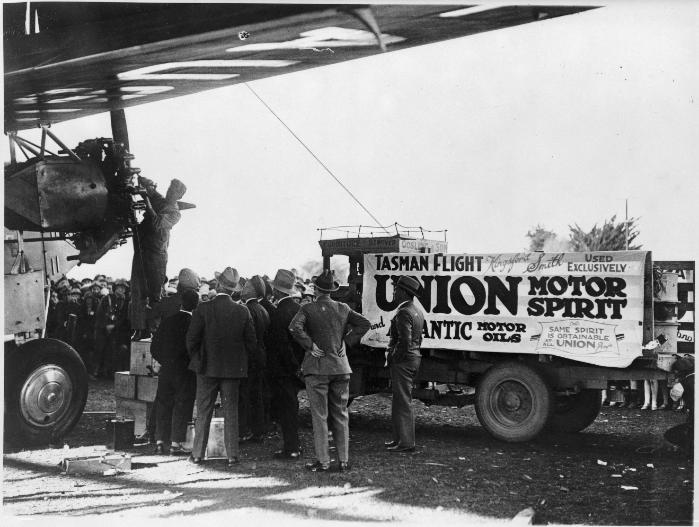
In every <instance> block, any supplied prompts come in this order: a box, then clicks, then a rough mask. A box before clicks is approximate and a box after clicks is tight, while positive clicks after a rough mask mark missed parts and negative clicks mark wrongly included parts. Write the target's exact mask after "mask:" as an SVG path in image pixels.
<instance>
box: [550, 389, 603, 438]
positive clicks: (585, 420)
mask: <svg viewBox="0 0 699 527" xmlns="http://www.w3.org/2000/svg"><path fill="white" fill-rule="evenodd" d="M601 409H602V391H601V390H583V391H581V392H580V393H576V394H575V395H567V396H561V397H557V398H556V404H555V409H554V413H553V415H552V416H551V420H550V421H549V428H551V430H553V431H555V432H565V433H570V434H573V433H575V432H580V431H581V430H583V429H585V428H587V427H588V426H590V425H591V424H592V423H593V422H594V421H595V419H597V416H598V415H599V412H600V410H601Z"/></svg>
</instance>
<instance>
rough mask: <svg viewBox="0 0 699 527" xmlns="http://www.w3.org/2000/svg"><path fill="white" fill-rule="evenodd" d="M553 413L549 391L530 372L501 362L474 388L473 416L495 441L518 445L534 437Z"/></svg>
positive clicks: (548, 387) (545, 385) (542, 382)
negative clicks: (499, 440)
mask: <svg viewBox="0 0 699 527" xmlns="http://www.w3.org/2000/svg"><path fill="white" fill-rule="evenodd" d="M553 409H554V398H553V393H552V392H551V388H550V386H549V385H548V383H547V382H546V380H545V379H544V377H543V376H542V375H541V374H540V373H539V372H538V371H537V370H536V369H534V368H532V367H531V366H528V365H526V364H522V363H519V362H503V363H500V364H496V365H495V366H493V367H491V368H490V369H489V370H487V371H486V372H485V373H484V374H483V376H482V377H481V380H480V382H479V384H478V387H477V388H476V415H477V416H478V420H479V421H480V423H481V425H482V426H483V428H485V429H486V430H487V431H488V433H490V435H492V436H493V437H495V438H496V439H501V440H503V441H508V442H510V443H518V442H521V441H528V440H530V439H532V438H534V437H536V436H537V435H538V434H539V433H540V432H541V431H542V430H543V429H544V428H545V427H546V424H547V423H548V421H549V419H550V417H551V414H552V413H553Z"/></svg>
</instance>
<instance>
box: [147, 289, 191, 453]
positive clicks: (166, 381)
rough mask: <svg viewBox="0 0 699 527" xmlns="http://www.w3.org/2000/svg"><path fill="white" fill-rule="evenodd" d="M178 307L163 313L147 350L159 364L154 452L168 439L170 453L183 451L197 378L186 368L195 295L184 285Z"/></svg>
mask: <svg viewBox="0 0 699 527" xmlns="http://www.w3.org/2000/svg"><path fill="white" fill-rule="evenodd" d="M181 296H182V307H181V309H180V310H179V311H178V312H177V313H175V314H174V315H172V316H171V317H166V318H165V319H164V320H163V321H162V323H161V324H160V326H159V327H158V331H156V332H155V334H154V335H153V342H152V344H151V347H150V349H151V354H152V355H153V358H154V359H155V360H157V361H158V362H159V363H160V365H161V367H160V371H159V372H158V391H157V394H156V396H155V414H156V432H155V439H156V443H157V445H156V448H155V453H156V454H164V453H165V448H166V445H167V443H168V442H169V443H170V455H171V456H172V455H183V454H185V453H186V452H185V450H184V448H183V447H182V443H183V442H184V440H185V435H186V433H187V423H188V422H189V420H190V419H191V418H192V408H194V394H195V392H196V382H197V378H196V375H195V374H194V372H192V371H191V370H190V369H189V368H188V365H189V354H188V353H187V344H186V340H185V339H186V336H187V330H188V329H189V324H190V322H191V320H192V312H193V311H194V309H195V308H196V307H197V304H199V295H198V294H197V292H196V291H194V290H191V289H188V290H186V291H184V292H183V293H182V295H181Z"/></svg>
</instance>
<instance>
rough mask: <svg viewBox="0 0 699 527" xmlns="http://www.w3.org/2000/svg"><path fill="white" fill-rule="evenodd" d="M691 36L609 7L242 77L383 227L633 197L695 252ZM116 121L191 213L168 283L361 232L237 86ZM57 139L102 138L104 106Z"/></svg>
mask: <svg viewBox="0 0 699 527" xmlns="http://www.w3.org/2000/svg"><path fill="white" fill-rule="evenodd" d="M698 25H699V10H697V9H696V6H695V5H693V3H692V2H680V1H674V2H672V1H669V2H668V1H664V2H635V3H633V4H630V3H626V2H618V3H614V4H612V5H610V6H606V7H603V8H601V9H595V10H591V11H587V12H584V13H579V14H576V15H571V16H565V17H560V18H554V19H551V20H543V21H540V22H537V23H533V24H525V25H522V26H517V27H512V28H507V29H503V30H498V31H492V32H487V33H481V34H477V35H472V36H468V37H464V38H459V39H455V40H451V41H447V42H442V43H437V44H431V45H427V46H422V47H416V48H410V49H407V50H403V51H397V52H392V53H387V54H381V55H375V56H372V57H369V58H365V59H361V60H357V61H349V62H344V63H341V64H337V65H333V66H328V67H325V68H320V69H314V70H307V71H302V72H298V73H293V74H289V75H285V76H279V77H275V78H272V79H265V80H260V81H255V82H253V83H252V84H251V85H252V87H253V88H254V90H255V91H256V92H257V93H258V94H259V95H260V96H261V97H262V98H263V99H264V100H265V102H266V103H267V104H268V105H269V106H271V107H272V108H273V109H274V111H275V112H276V113H277V114H278V115H279V116H280V117H281V118H282V119H283V120H284V122H285V123H286V124H287V125H288V126H289V127H290V128H291V129H292V130H293V131H294V133H295V134H296V135H297V136H299V137H300V138H301V139H302V140H303V141H304V143H305V144H306V145H308V147H309V148H310V149H311V150H312V151H313V152H314V153H315V154H316V156H318V158H320V159H321V160H322V161H323V163H324V164H326V165H327V166H328V167H329V168H330V170H332V172H333V173H334V174H335V175H336V176H337V177H338V178H339V179H340V180H342V181H343V183H344V184H345V185H346V186H347V187H348V188H349V189H350V190H351V191H352V193H354V194H355V195H356V196H357V198H358V199H359V200H360V201H361V202H362V203H364V205H365V206H366V207H367V209H369V210H370V211H371V212H372V214H373V215H374V216H375V217H376V218H377V219H378V220H379V221H381V222H382V223H383V224H393V223H394V222H398V223H401V224H403V225H420V226H422V227H424V228H426V229H448V234H447V241H448V243H449V252H451V253H460V252H469V253H508V252H518V251H523V250H525V249H526V248H527V247H528V239H527V238H526V233H527V231H528V230H530V229H532V228H533V227H534V226H535V225H537V224H541V225H543V226H545V227H546V228H548V229H551V230H553V231H555V232H557V233H558V234H559V235H560V236H562V237H564V238H565V237H567V235H568V225H570V224H576V223H577V224H579V225H580V226H581V227H582V228H584V229H586V230H589V229H590V228H592V226H593V225H594V224H600V225H601V224H602V223H603V222H604V220H605V219H608V218H610V217H611V216H613V215H616V216H617V220H622V221H623V219H624V207H625V200H627V199H628V206H629V215H630V216H631V217H635V218H638V226H639V229H640V236H639V237H638V239H637V240H636V242H637V243H640V244H642V245H643V249H646V250H652V251H653V257H654V259H657V260H668V259H670V260H675V259H693V260H696V259H697V257H699V243H698V241H697V240H698V239H699V237H697V235H696V232H695V229H696V226H697V225H699V212H697V201H698V198H699V183H698V177H697V176H698V168H699V148H698V147H697V145H699V112H698V110H697V98H698V97H697V95H698V88H699V82H698V81H699V69H698V68H697V67H696V65H697V64H699V31H697V29H698V27H697V26H698ZM126 117H127V120H128V126H129V136H130V144H131V150H132V152H133V153H134V154H135V156H136V159H135V161H134V162H133V164H134V165H135V166H138V167H140V168H141V169H142V175H145V176H147V177H149V178H151V179H153V180H155V181H156V182H157V183H158V184H159V189H160V190H161V191H162V192H163V193H164V191H165V190H166V188H167V185H168V183H169V181H170V179H172V178H178V179H181V180H182V181H184V182H185V184H186V185H187V187H188V191H187V194H186V196H185V197H184V198H183V199H184V200H185V201H189V202H193V203H195V204H196V205H197V208H196V209H193V210H187V211H184V212H183V213H182V220H181V222H180V223H179V224H178V225H177V226H175V228H174V229H173V231H172V235H171V241H170V258H169V265H168V275H169V276H174V275H176V274H177V272H178V270H179V269H180V268H182V267H190V268H192V269H194V270H195V271H197V272H198V273H199V274H201V275H204V276H206V277H211V276H212V275H213V272H214V271H215V270H219V271H220V270H222V269H223V268H225V267H226V266H232V267H235V268H236V269H238V271H239V272H240V273H241V275H243V276H250V275H252V274H268V275H270V276H274V273H275V272H276V270H277V269H279V268H292V267H296V268H299V267H300V266H301V265H302V264H303V263H304V262H306V261H308V260H319V259H320V249H319V246H318V243H317V242H318V239H319V232H318V231H317V229H318V228H320V227H327V226H334V225H358V224H363V225H371V224H374V222H373V220H372V219H371V218H370V217H369V216H368V215H367V214H366V212H364V211H363V210H362V209H361V208H360V207H359V206H358V205H357V204H356V202H354V201H353V200H352V198H351V197H350V196H349V195H348V194H347V193H346V192H345V191H344V190H343V189H342V188H341V187H340V186H339V185H338V184H337V183H336V182H335V181H334V180H332V178H331V177H330V176H329V175H328V174H327V173H326V172H325V171H324V170H323V168H322V167H321V166H320V165H319V164H318V162H317V161H316V160H315V159H313V158H312V157H311V156H310V154H309V153H308V152H307V151H306V150H305V149H304V148H303V147H302V146H301V145H300V144H299V143H298V142H297V141H296V139H294V137H293V136H292V135H291V134H290V133H289V132H288V131H287V130H286V129H285V128H284V127H283V126H282V125H281V124H280V123H279V122H278V121H277V119H276V118H275V117H274V116H273V115H272V114H271V113H270V112H269V111H268V110H267V109H266V108H265V107H264V106H263V105H262V104H261V103H260V102H259V101H258V100H257V99H256V98H255V97H254V95H253V94H252V93H251V92H250V91H249V90H248V88H246V87H245V86H244V85H238V86H232V87H229V88H222V89H216V90H211V91H207V92H202V93H199V94H196V95H191V96H186V97H181V98H177V99H170V100H167V101H163V102H158V103H153V104H149V105H145V106H138V107H133V108H129V109H127V110H126ZM52 130H53V131H54V132H55V133H57V134H58V135H59V137H61V138H62V139H63V140H64V142H66V143H67V144H69V145H73V146H74V145H76V144H77V143H78V142H79V141H81V140H83V139H86V138H90V137H98V136H110V135H111V132H110V128H109V116H108V114H103V115H98V116H93V117H89V118H85V119H80V120H76V121H72V122H68V123H62V124H57V125H54V126H53V128H52ZM29 137H30V138H31V136H29ZM131 258H132V247H131V244H130V243H129V244H127V245H125V246H123V247H121V248H119V249H117V250H114V251H110V252H109V253H108V254H107V255H106V256H105V257H104V258H102V260H100V261H99V262H98V263H97V264H95V265H81V266H79V267H76V268H74V269H73V270H72V271H71V272H70V274H69V276H73V277H76V278H82V277H85V276H88V277H92V276H94V275H95V274H97V273H104V274H107V275H110V276H113V277H120V276H123V277H128V276H129V275H130V265H131Z"/></svg>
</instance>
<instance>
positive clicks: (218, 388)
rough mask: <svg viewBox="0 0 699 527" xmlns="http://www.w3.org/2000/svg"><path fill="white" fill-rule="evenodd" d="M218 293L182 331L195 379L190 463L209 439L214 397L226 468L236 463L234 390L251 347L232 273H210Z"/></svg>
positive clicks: (246, 313)
mask: <svg viewBox="0 0 699 527" xmlns="http://www.w3.org/2000/svg"><path fill="white" fill-rule="evenodd" d="M216 278H217V279H218V287H217V289H216V290H217V292H218V294H217V295H216V296H215V297H214V299H213V300H211V301H209V302H202V303H201V304H199V306H198V307H197V309H196V310H195V311H194V313H193V315H192V321H191V323H190V325H189V330H188V331H187V337H186V341H187V351H188V352H189V355H190V357H191V360H190V363H189V369H190V370H192V371H194V372H195V373H196V374H197V395H196V405H197V421H196V425H195V431H194V445H193V447H192V455H191V457H190V460H191V461H192V462H193V463H195V464H198V463H201V460H202V458H203V457H204V451H205V450H206V444H207V442H208V439H209V425H210V424H211V417H212V414H213V411H214V403H215V402H216V396H217V395H218V393H219V392H220V393H221V402H222V403H223V414H224V443H225V446H226V454H227V456H228V465H229V466H232V465H234V464H235V463H237V462H238V389H239V385H240V380H241V379H243V378H245V377H247V374H248V354H249V353H251V352H252V351H254V349H255V347H256V346H257V339H256V336H255V327H254V325H253V322H252V316H251V315H250V311H248V309H247V308H246V307H245V306H241V305H240V304H236V303H235V302H234V301H233V299H232V298H231V294H232V293H233V292H235V291H238V290H239V289H240V285H239V281H240V276H239V275H238V271H236V270H235V269H233V268H231V267H227V268H226V269H225V270H224V271H223V272H222V273H216Z"/></svg>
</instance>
